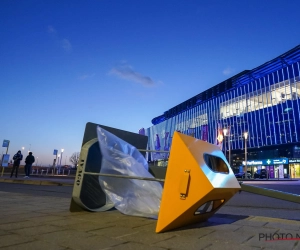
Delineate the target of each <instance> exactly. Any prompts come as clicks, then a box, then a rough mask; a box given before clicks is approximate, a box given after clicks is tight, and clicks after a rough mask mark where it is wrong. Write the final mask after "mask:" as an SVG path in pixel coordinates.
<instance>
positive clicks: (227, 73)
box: [223, 67, 234, 76]
mask: <svg viewBox="0 0 300 250" xmlns="http://www.w3.org/2000/svg"><path fill="white" fill-rule="evenodd" d="M233 72H234V69H232V68H230V67H227V68H226V69H224V70H223V74H224V75H226V76H227V75H230V74H232V73H233Z"/></svg>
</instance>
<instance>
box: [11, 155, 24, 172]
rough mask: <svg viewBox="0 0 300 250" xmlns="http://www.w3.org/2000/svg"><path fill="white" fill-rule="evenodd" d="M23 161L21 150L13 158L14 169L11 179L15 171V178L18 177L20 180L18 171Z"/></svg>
mask: <svg viewBox="0 0 300 250" xmlns="http://www.w3.org/2000/svg"><path fill="white" fill-rule="evenodd" d="M22 159H23V155H22V153H21V150H19V151H18V152H17V153H16V154H15V155H14V157H13V160H14V164H13V168H12V170H11V174H10V178H11V177H12V176H13V175H14V172H15V170H16V175H15V176H16V178H18V169H19V166H20V163H21V161H22Z"/></svg>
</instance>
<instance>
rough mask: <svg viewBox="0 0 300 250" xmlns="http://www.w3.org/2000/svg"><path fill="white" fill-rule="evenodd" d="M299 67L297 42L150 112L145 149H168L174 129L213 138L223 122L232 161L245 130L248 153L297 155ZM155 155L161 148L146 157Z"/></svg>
mask: <svg viewBox="0 0 300 250" xmlns="http://www.w3.org/2000/svg"><path fill="white" fill-rule="evenodd" d="M299 72H300V45H299V46H297V47H295V48H293V49H291V50H290V51H288V52H286V53H284V54H283V55H281V56H279V57H277V58H275V59H273V60H271V61H269V62H266V63H265V64H263V65H261V66H259V67H257V68H255V69H252V70H245V71H243V72H241V73H240V74H238V75H235V76H233V77H231V78H229V79H227V80H226V81H224V82H221V83H219V84H218V85H216V86H214V87H212V88H210V89H208V90H206V91H204V92H202V93H200V94H198V95H196V96H194V97H192V98H190V99H189V100H187V101H185V102H183V103H181V104H179V105H177V106H175V107H173V108H171V109H170V110H168V111H166V112H164V114H163V115H161V116H158V117H156V118H154V119H153V120H152V123H153V126H152V127H150V128H148V129H146V130H145V133H146V135H148V136H149V149H153V150H155V149H156V150H158V148H159V150H168V149H169V146H170V145H171V140H172V138H171V135H172V134H173V133H174V131H180V132H181V133H184V134H189V135H192V136H194V137H196V138H198V139H202V140H206V141H208V142H210V143H215V142H216V138H217V135H218V131H220V129H221V131H222V129H224V128H227V129H228V130H229V134H228V136H227V137H225V140H226V145H227V150H228V148H229V147H230V149H231V151H232V152H231V153H232V161H233V163H232V165H233V166H236V167H237V166H238V165H240V164H241V163H240V162H241V161H242V160H243V156H242V152H243V150H244V147H245V138H244V136H243V135H244V132H246V131H247V132H248V133H249V137H248V139H247V140H246V143H247V148H248V152H249V153H248V159H251V158H252V159H254V160H255V159H258V158H260V157H262V158H264V159H265V158H269V156H271V157H274V158H279V157H287V158H290V159H292V158H298V157H299V158H300V155H297V154H298V153H299V152H298V151H299V150H298V147H300V143H299V139H300V124H299V121H300V112H299V107H300V105H299V104H300V100H299V98H300V73H299ZM223 142H224V141H223ZM228 143H230V146H228ZM159 157H163V156H162V154H157V155H156V156H155V155H154V154H152V155H151V156H150V160H157V159H158V158H159ZM289 171H290V169H289V168H288V172H289ZM293 171H294V170H293Z"/></svg>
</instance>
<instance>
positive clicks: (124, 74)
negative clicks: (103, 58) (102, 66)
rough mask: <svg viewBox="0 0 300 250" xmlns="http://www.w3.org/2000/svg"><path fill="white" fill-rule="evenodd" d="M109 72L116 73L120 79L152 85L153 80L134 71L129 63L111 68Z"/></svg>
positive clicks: (153, 83)
mask: <svg viewBox="0 0 300 250" xmlns="http://www.w3.org/2000/svg"><path fill="white" fill-rule="evenodd" d="M109 73H110V74H113V75H116V76H118V77H120V78H122V79H125V80H129V81H133V82H136V83H140V84H142V85H144V86H154V85H155V82H154V81H153V80H152V79H151V78H150V77H149V76H143V75H142V74H140V73H138V72H136V71H134V70H133V69H132V67H130V66H129V65H123V66H120V67H115V68H113V69H111V71H110V72H109Z"/></svg>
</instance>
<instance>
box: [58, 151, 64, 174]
mask: <svg viewBox="0 0 300 250" xmlns="http://www.w3.org/2000/svg"><path fill="white" fill-rule="evenodd" d="M63 152H64V149H63V148H62V149H61V157H60V162H59V172H60V168H61V159H62V158H63Z"/></svg>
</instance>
